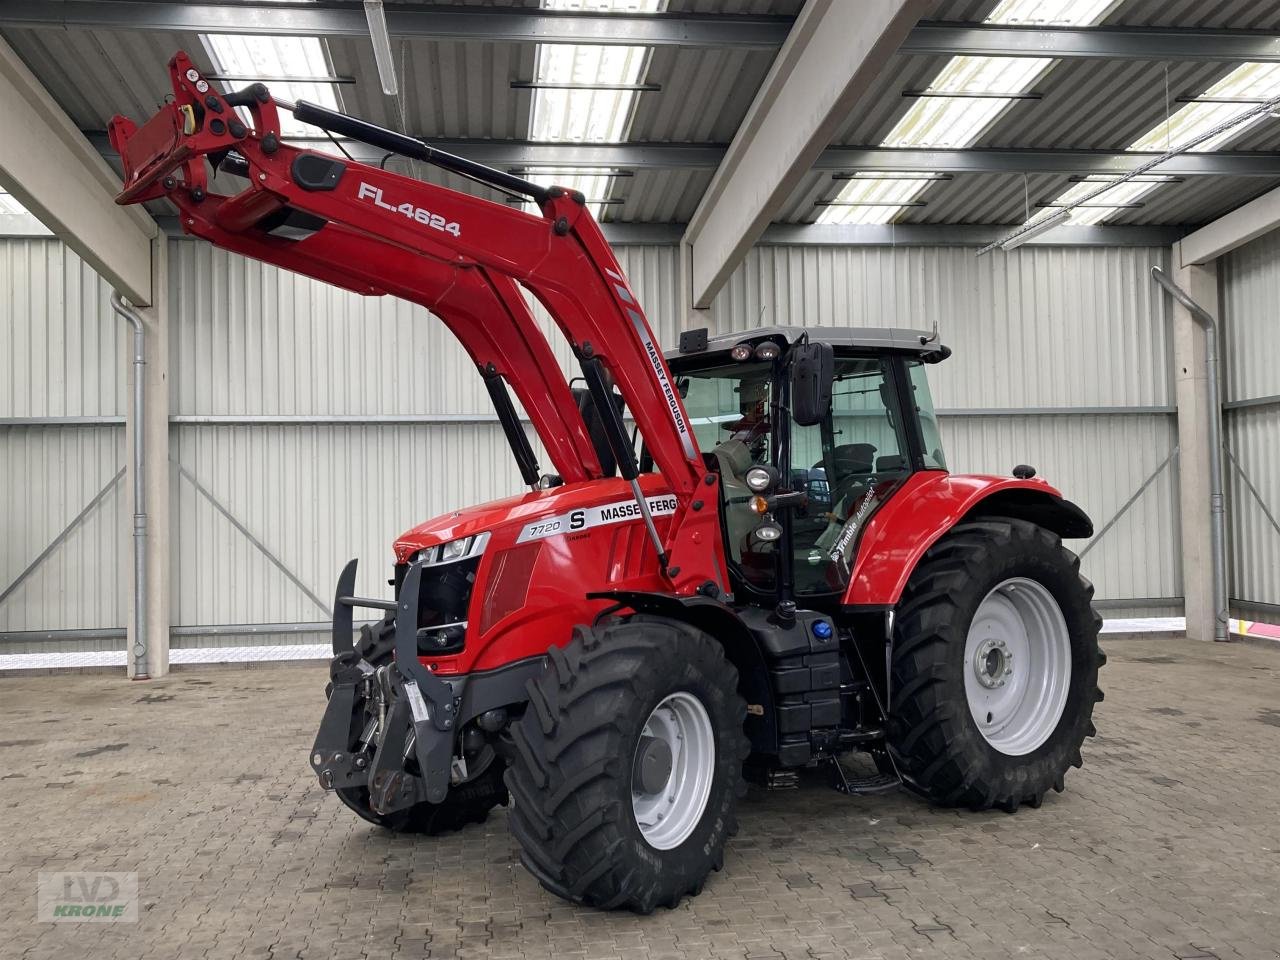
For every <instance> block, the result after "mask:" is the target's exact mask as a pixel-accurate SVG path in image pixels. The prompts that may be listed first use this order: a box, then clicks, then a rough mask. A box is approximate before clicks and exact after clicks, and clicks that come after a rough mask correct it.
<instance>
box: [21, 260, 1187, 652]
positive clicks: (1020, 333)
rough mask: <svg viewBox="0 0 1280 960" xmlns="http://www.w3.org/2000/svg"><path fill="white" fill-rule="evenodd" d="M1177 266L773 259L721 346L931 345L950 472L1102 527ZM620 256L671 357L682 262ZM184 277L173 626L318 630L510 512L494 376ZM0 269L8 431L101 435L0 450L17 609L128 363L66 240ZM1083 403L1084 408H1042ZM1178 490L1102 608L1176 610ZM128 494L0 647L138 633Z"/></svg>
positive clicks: (277, 298)
mask: <svg viewBox="0 0 1280 960" xmlns="http://www.w3.org/2000/svg"><path fill="white" fill-rule="evenodd" d="M1164 258H1165V253H1164V252H1163V251H1160V250H1146V249H1133V248H1121V249H1075V250H1068V249H1052V248H1039V247H1032V248H1023V249H1022V250H1019V251H1016V252H1013V253H1010V254H1003V253H997V254H994V255H992V256H989V257H984V258H981V259H979V258H976V257H975V256H974V254H973V251H972V250H968V249H960V248H955V249H947V248H938V249H920V248H904V249H900V250H891V249H883V248H818V247H766V248H760V249H758V250H756V251H755V252H753V253H752V255H751V256H750V258H749V259H748V261H747V262H746V263H745V264H744V265H743V266H742V267H741V268H740V269H739V270H738V271H737V272H736V273H735V274H734V276H733V278H732V279H731V281H730V283H729V286H728V287H727V289H726V290H725V291H724V292H723V293H722V295H721V296H720V297H719V298H718V299H717V300H716V302H715V304H714V307H713V309H712V311H711V318H712V321H713V322H714V323H715V324H716V325H717V326H718V327H719V328H723V329H731V328H745V327H750V326H755V325H758V324H760V323H771V322H779V323H782V322H800V323H808V324H855V325H863V326H869V325H906V326H917V327H929V326H931V325H932V324H933V323H934V322H935V321H937V322H939V323H940V325H941V330H942V335H943V339H944V340H945V341H946V342H947V343H948V344H950V345H951V346H952V347H953V348H954V349H955V351H956V356H955V357H954V358H953V359H952V360H949V361H948V362H947V363H945V364H943V365H942V366H941V367H938V368H934V369H933V370H932V371H931V374H932V375H933V379H934V384H935V388H934V389H935V399H936V401H937V403H938V405H939V406H940V407H941V408H943V409H944V410H951V411H953V415H951V416H948V417H946V418H945V419H944V430H945V433H946V438H945V439H946V441H947V443H948V446H949V459H950V460H951V462H952V465H953V467H954V468H956V469H960V470H984V471H992V472H1001V473H1004V472H1007V471H1008V469H1009V468H1010V467H1011V466H1012V465H1013V464H1014V463H1015V462H1021V461H1026V462H1030V463H1033V464H1035V465H1036V466H1037V467H1039V468H1040V470H1041V472H1042V473H1044V474H1045V475H1046V476H1049V477H1051V478H1052V479H1053V480H1054V481H1056V482H1058V483H1060V484H1061V485H1062V487H1063V488H1064V489H1065V491H1066V492H1067V494H1068V495H1069V496H1071V497H1072V498H1073V499H1076V500H1077V501H1078V502H1079V503H1080V504H1081V505H1082V506H1084V507H1085V508H1086V509H1088V510H1089V511H1090V513H1091V514H1092V515H1093V516H1094V517H1095V519H1096V520H1097V521H1098V523H1099V525H1101V523H1102V522H1103V521H1105V520H1106V519H1108V518H1109V517H1110V516H1111V515H1112V514H1113V513H1115V511H1117V510H1118V509H1119V508H1120V506H1121V505H1122V504H1123V503H1124V502H1125V500H1126V499H1127V498H1128V497H1129V496H1130V495H1131V494H1132V493H1133V492H1134V491H1135V490H1136V489H1137V488H1138V487H1139V486H1140V484H1141V483H1142V481H1143V480H1144V479H1145V478H1146V477H1147V476H1148V475H1150V474H1151V473H1152V472H1153V471H1154V470H1155V469H1156V467H1157V466H1158V465H1159V464H1160V462H1161V461H1162V460H1163V459H1164V458H1165V457H1166V456H1167V455H1168V453H1169V451H1170V450H1171V449H1172V446H1173V443H1174V442H1175V440H1174V433H1175V431H1174V429H1173V420H1172V417H1171V416H1169V415H1168V413H1167V412H1163V411H1166V410H1167V407H1168V405H1169V404H1170V403H1171V400H1170V398H1169V389H1168V377H1167V370H1168V344H1167V342H1166V339H1165V336H1164V331H1165V326H1164V324H1163V322H1161V320H1160V315H1159V314H1158V312H1157V311H1158V310H1159V309H1160V303H1159V301H1158V300H1157V299H1156V298H1154V297H1153V296H1152V295H1151V292H1150V290H1149V287H1150V284H1149V283H1147V282H1145V271H1146V270H1147V269H1148V267H1149V266H1150V264H1151V263H1153V262H1162V261H1163V259H1164ZM619 259H620V260H621V262H622V264H623V267H624V269H625V270H626V272H627V274H628V276H629V277H630V278H631V280H632V283H633V285H634V287H635V290H636V293H637V294H638V296H639V297H640V300H641V302H642V303H644V304H645V306H646V309H647V311H648V313H649V315H650V317H651V319H652V321H653V323H654V325H655V327H656V328H657V332H658V334H659V336H660V337H661V338H662V340H663V341H664V342H666V343H671V342H674V340H675V337H676V330H677V329H678V317H679V313H678V310H677V302H678V297H677V291H678V289H679V287H678V276H677V255H676V251H675V249H674V248H671V247H655V246H636V247H629V248H622V249H620V250H619ZM170 264H171V269H172V278H171V283H172V303H173V306H174V323H173V328H172V332H171V336H170V346H171V351H172V353H171V376H170V382H171V385H172V387H171V389H172V397H171V413H172V415H173V417H174V425H173V436H172V446H171V455H172V458H173V460H174V462H175V469H174V474H173V480H172V483H173V488H172V489H173V518H172V524H173V536H174V544H175V549H174V555H173V559H172V575H173V576H172V583H173V584H174V590H175V595H174V603H173V610H174V621H175V623H176V624H178V625H180V626H185V627H191V626H210V625H215V626H217V625H228V624H262V623H268V624H279V623H311V622H315V621H320V620H323V619H324V617H325V614H324V612H323V609H322V607H323V606H324V605H327V603H328V602H329V601H328V598H329V595H330V592H331V585H332V581H333V579H334V577H335V576H336V573H337V570H338V568H339V567H340V566H341V564H342V563H343V562H345V560H346V559H348V558H349V557H351V556H358V557H359V558H360V559H361V566H362V575H361V582H360V584H359V589H360V590H366V591H379V590H380V589H381V587H382V584H381V581H382V580H383V579H384V578H385V577H386V574H387V561H388V559H389V543H390V540H391V538H392V537H393V536H394V535H395V534H396V533H398V532H400V531H401V530H403V529H405V528H407V527H408V526H410V525H411V524H413V523H415V522H417V521H419V520H422V519H424V518H426V517H430V516H433V515H435V514H438V513H441V512H444V511H446V510H449V509H452V508H454V507H456V506H460V505H463V504H466V503H474V502H478V501H482V500H485V499H490V498H494V497H498V496H501V495H504V494H508V493H514V492H516V491H517V490H518V488H519V482H518V478H517V476H516V473H515V470H514V467H513V465H512V464H511V458H510V454H509V452H508V449H507V446H506V443H505V440H504V439H503V437H502V434H501V431H500V429H499V427H498V425H497V423H496V420H495V419H494V417H493V415H492V413H491V410H490V407H489V403H488V400H487V397H486V395H485V393H484V390H483V388H482V386H481V384H480V381H479V378H478V377H477V376H476V375H475V374H474V373H473V370H472V367H471V365H470V363H469V361H468V360H467V358H466V356H465V354H464V353H463V352H462V351H461V350H460V349H459V348H458V347H457V346H456V345H455V344H454V342H453V340H452V338H451V337H449V336H448V334H447V331H445V329H444V327H443V326H442V325H441V324H439V323H438V322H436V321H435V320H433V319H432V318H431V317H430V316H429V315H428V314H427V313H426V312H425V311H423V310H421V309H418V308H414V307H411V306H409V305H406V304H403V303H399V302H396V301H393V300H388V299H364V298H360V297H357V296H354V295H349V294H346V293H343V292H341V291H338V290H336V289H333V288H330V287H326V286H324V285H323V284H319V283H315V282H313V281H310V280H306V279H304V278H301V277H296V276H293V275H290V274H287V273H284V272H281V271H278V270H275V269H274V268H270V267H264V266H262V265H260V264H257V263H253V262H250V261H245V260H243V259H241V258H239V257H235V256H231V255H229V254H226V253H223V252H221V251H217V250H215V249H213V248H211V247H209V246H207V245H205V244H201V243H196V242H192V241H185V240H175V241H173V242H172V244H171V251H170ZM0 271H3V273H0V283H2V284H3V287H2V288H0V328H2V329H4V332H5V335H6V337H8V338H9V339H10V341H11V342H12V343H14V344H15V349H14V350H12V351H11V352H10V354H9V356H7V357H5V358H0V376H3V378H4V379H3V381H2V382H0V417H7V418H15V417H39V418H44V417H51V416H59V417H65V416H78V417H88V418H107V421H108V422H93V423H91V424H89V425H82V426H68V425H60V424H55V423H49V422H42V423H40V424H39V425H35V426H6V427H0V452H3V454H4V456H3V464H2V465H0V470H3V473H2V474H0V476H3V478H4V481H3V482H4V485H5V491H6V493H7V494H8V496H7V497H6V503H7V504H9V505H10V506H7V508H6V510H5V519H4V524H5V548H4V550H3V554H2V556H3V566H2V567H0V570H3V574H4V576H3V578H2V579H3V583H0V590H2V589H4V585H5V584H7V583H8V582H10V581H11V580H12V579H13V578H14V577H16V576H17V575H18V573H19V572H20V571H21V570H22V569H24V568H25V567H26V565H27V564H28V563H29V562H30V561H31V559H33V558H34V557H35V556H37V555H38V554H39V553H40V551H41V550H43V549H44V548H45V546H46V545H47V544H48V542H49V540H50V539H51V538H52V537H53V536H54V535H55V534H56V533H57V532H58V530H60V529H61V528H62V527H63V526H64V525H65V524H66V523H67V522H69V521H70V520H71V518H73V517H74V516H75V515H76V514H77V512H78V511H79V510H80V509H81V508H82V507H83V506H84V505H85V503H87V502H88V501H89V500H90V499H92V497H93V496H94V495H95V494H96V493H97V492H98V491H99V490H100V489H101V487H102V486H103V485H104V484H106V483H107V481H109V480H110V479H111V477H112V476H114V474H115V473H116V471H118V470H119V468H120V466H121V465H122V463H123V449H122V448H123V437H122V434H123V430H122V429H121V427H120V426H119V425H118V423H116V422H114V421H116V420H118V418H119V416H120V414H121V413H122V412H123V410H124V397H123V382H124V381H123V371H124V366H125V364H124V359H125V358H124V353H123V351H124V345H123V342H122V333H123V329H122V326H123V325H122V324H120V323H119V322H118V321H116V320H115V319H114V318H113V317H111V316H110V315H109V313H108V311H107V307H106V297H107V293H108V291H107V290H106V289H105V288H104V287H103V285H102V284H101V283H100V282H99V281H98V280H97V278H96V277H94V275H93V274H92V273H91V272H90V271H88V270H87V268H85V267H83V265H81V264H80V263H79V261H78V260H77V259H76V258H75V256H74V255H73V254H71V253H70V252H68V251H66V250H65V249H64V248H62V246H61V245H60V244H58V243H57V242H56V241H52V240H7V241H0ZM28 326H29V327H30V328H31V329H30V330H29V331H28V330H27V327H28ZM558 350H559V354H560V356H561V358H562V360H565V361H566V362H567V360H568V350H567V347H563V346H561V347H558ZM1081 406H1082V407H1086V408H1090V410H1089V412H1078V411H1071V412H1067V411H1064V412H1063V413H1060V414H1055V415H1043V412H1041V413H1035V412H1028V411H1027V410H1026V408H1050V407H1051V408H1071V407H1081ZM1093 408H1108V410H1106V411H1103V410H1095V409H1093ZM999 411H1005V413H1004V414H1003V415H997V414H998V413H999ZM407 418H413V421H414V422H412V423H406V422H404V421H405V420H406V419H407ZM299 421H303V422H299ZM1175 483H1176V478H1175V476H1174V474H1173V472H1172V471H1170V470H1166V471H1165V472H1164V473H1163V474H1162V475H1161V476H1160V478H1159V479H1158V480H1157V481H1156V483H1154V484H1153V485H1152V486H1151V488H1150V489H1149V490H1148V491H1147V492H1146V493H1145V494H1144V495H1143V496H1142V498H1140V499H1139V500H1138V502H1137V504H1136V505H1135V506H1134V507H1133V509H1132V510H1130V511H1129V512H1128V513H1127V514H1126V515H1125V516H1124V518H1122V519H1121V521H1120V522H1119V523H1118V524H1117V525H1116V526H1115V528H1114V530H1112V531H1111V532H1110V533H1109V534H1108V535H1107V537H1106V538H1105V539H1104V540H1102V541H1101V543H1100V544H1099V546H1098V548H1097V550H1096V551H1093V552H1091V553H1090V554H1089V555H1088V557H1087V558H1086V564H1085V566H1086V569H1087V571H1088V572H1089V574H1090V576H1092V577H1093V579H1094V580H1095V581H1096V582H1097V583H1098V585H1099V596H1100V597H1104V598H1112V599H1118V600H1128V599H1131V598H1138V599H1140V600H1142V599H1146V598H1160V599H1167V598H1176V597H1178V596H1179V594H1180V590H1179V586H1178V572H1177V569H1176V562H1175V559H1174V558H1175V557H1176V555H1177V551H1176V549H1175V546H1176V531H1175V523H1176V520H1175V517H1176V513H1175V510H1174V503H1175V502H1176V490H1175V487H1174V485H1175ZM118 487H119V484H117V488H116V489H113V490H111V491H109V492H108V494H107V495H106V496H105V497H104V498H103V499H102V501H101V502H100V503H99V505H98V507H97V508H95V511H94V513H93V514H91V520H92V523H88V522H87V523H86V524H85V525H84V526H83V527H82V528H78V529H77V531H76V532H75V533H74V534H73V535H72V537H71V538H69V539H68V540H67V542H66V543H64V544H63V545H61V546H60V547H59V548H58V550H56V551H54V553H53V554H52V555H51V556H50V557H49V558H48V559H47V560H46V561H45V562H44V563H43V564H42V565H41V567H40V568H39V569H38V570H37V571H36V572H35V573H34V574H33V575H32V576H31V577H30V578H29V580H28V581H27V582H26V583H25V584H24V585H23V586H22V587H21V588H20V589H19V591H17V592H15V594H14V595H13V596H12V597H11V598H9V599H8V600H6V601H5V602H4V603H3V604H0V632H16V631H33V630H50V629H63V628H73V627H99V628H101V627H110V628H119V627H121V626H122V625H123V623H124V619H125V597H124V590H125V586H124V581H125V575H124V568H125V563H126V561H127V539H128V537H127V523H126V521H127V518H126V517H125V516H124V514H123V510H124V507H123V494H122V493H121V491H120V490H119V489H118ZM14 503H22V504H35V505H36V506H35V507H34V508H33V509H27V508H25V507H24V509H22V510H15V509H13V507H12V506H11V505H12V504H14ZM1135 558H1138V559H1135ZM313 597H314V598H313ZM317 601H319V602H317ZM6 649H9V650H10V651H13V652H16V649H17V648H16V647H13V646H8V647H6Z"/></svg>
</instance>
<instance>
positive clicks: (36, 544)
mask: <svg viewBox="0 0 1280 960" xmlns="http://www.w3.org/2000/svg"><path fill="white" fill-rule="evenodd" d="M123 465H124V428H123V427H109V426H102V427H66V426H57V427H0V491H3V502H4V507H3V510H2V511H0V543H3V544H4V547H3V549H2V550H0V592H6V591H7V590H8V588H9V586H10V584H12V583H13V582H14V581H15V580H16V579H17V578H18V576H19V575H20V574H21V573H22V572H23V571H24V570H26V569H27V568H28V566H29V565H30V564H31V563H32V562H33V561H35V560H36V559H37V558H38V557H39V556H40V554H41V553H42V552H43V551H44V550H45V548H46V547H48V546H49V545H50V544H51V542H52V541H53V540H54V538H55V537H57V536H58V534H59V533H60V532H61V531H62V530H63V529H64V528H65V527H67V526H68V525H69V524H70V523H71V522H72V520H74V519H75V518H76V516H77V515H79V514H80V512H81V511H82V510H83V509H84V508H85V507H86V506H87V505H88V504H89V503H90V502H91V501H92V500H93V499H94V497H95V496H96V495H97V494H98V493H99V491H101V490H102V489H103V488H104V487H105V486H106V485H107V484H108V483H109V482H110V481H111V480H112V478H113V477H114V476H115V475H116V473H117V472H118V471H119V470H120V468H121V467H122V466H123ZM128 544H129V518H128V510H127V508H126V506H125V489H124V480H123V478H121V479H120V480H119V481H117V482H116V483H115V484H114V486H113V487H112V488H111V490H110V491H109V492H108V493H107V495H106V496H105V497H103V499H102V500H101V501H99V502H98V504H97V506H96V507H94V509H93V510H92V511H90V512H89V513H88V514H87V515H86V516H85V518H84V520H83V521H82V522H81V523H80V524H79V525H77V526H76V528H75V529H74V530H73V531H72V532H71V533H70V534H68V536H67V538H66V539H65V540H64V541H63V542H62V543H61V544H60V545H59V546H58V547H57V548H56V549H55V550H54V551H53V552H52V553H50V554H49V555H48V557H46V558H45V559H44V560H43V561H42V562H41V563H40V565H39V566H37V567H36V568H35V569H34V570H32V571H31V573H30V575H29V576H28V577H27V578H26V579H25V580H23V582H22V583H21V585H19V586H18V588H17V589H16V590H15V591H14V592H13V593H12V594H10V595H9V596H8V597H6V598H5V600H4V602H3V603H0V633H5V632H9V631H24V630H68V629H77V628H84V627H103V626H107V627H118V626H122V625H123V624H124V622H125V617H126V612H125V611H126V592H127V590H128V581H129V564H128V553H127V551H128V549H129V547H128ZM120 645H121V646H123V643H121V644H120ZM89 648H92V646H90V647H89ZM0 652H7V653H22V652H26V651H25V650H21V649H18V648H16V647H13V646H12V645H4V646H0Z"/></svg>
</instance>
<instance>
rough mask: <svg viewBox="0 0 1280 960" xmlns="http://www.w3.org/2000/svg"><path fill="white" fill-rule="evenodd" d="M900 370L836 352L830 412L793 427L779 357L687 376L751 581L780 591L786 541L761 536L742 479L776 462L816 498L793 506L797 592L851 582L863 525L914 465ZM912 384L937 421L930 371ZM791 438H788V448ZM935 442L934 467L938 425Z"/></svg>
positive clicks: (739, 557) (736, 554)
mask: <svg viewBox="0 0 1280 960" xmlns="http://www.w3.org/2000/svg"><path fill="white" fill-rule="evenodd" d="M894 368H895V362H894V361H893V360H891V359H886V358H883V357H842V358H839V359H837V360H836V362H835V380H834V383H833V385H832V391H831V394H832V396H831V413H830V415H829V416H828V417H827V418H826V419H825V420H824V421H823V422H822V423H820V424H817V425H814V426H808V427H802V426H799V425H798V424H796V423H795V422H794V421H788V423H787V427H788V429H787V430H786V431H782V430H779V429H777V427H779V426H780V424H777V423H775V418H776V417H777V416H778V407H777V405H776V401H777V397H776V393H777V390H778V383H777V381H776V380H775V375H774V369H773V364H771V363H767V362H747V363H733V362H728V363H725V364H724V365H721V366H718V367H712V368H708V369H705V370H699V371H696V372H690V373H684V374H681V376H680V388H681V392H682V393H683V394H684V397H685V409H686V410H687V411H688V414H689V417H690V420H691V422H692V425H693V430H694V433H695V435H696V436H697V438H698V444H699V446H700V447H701V448H702V449H703V450H704V451H709V452H710V454H711V455H712V456H713V457H714V458H715V460H716V466H717V468H718V470H719V473H720V477H721V489H722V491H723V494H724V511H723V513H724V525H725V535H726V546H727V548H728V552H729V556H730V559H731V560H732V562H733V564H734V566H735V567H736V569H737V572H738V575H739V576H740V577H741V578H742V579H743V580H744V581H745V582H746V583H747V584H748V585H749V586H752V587H755V588H757V589H760V590H764V591H768V590H773V589H775V588H776V578H777V560H776V553H775V551H776V550H777V549H779V548H778V546H777V544H776V543H769V542H763V541H761V540H759V539H757V538H756V537H755V536H753V534H754V531H755V530H756V528H757V527H759V526H760V523H761V518H760V517H759V516H758V515H757V514H755V513H754V512H753V511H752V510H751V507H750V503H751V499H752V494H751V491H750V490H749V489H748V488H747V486H746V483H745V480H744V474H745V473H746V471H747V470H748V469H749V468H750V467H752V466H753V465H755V464H767V463H771V464H774V465H775V466H777V467H778V469H779V471H781V472H782V474H783V476H784V478H786V479H787V480H788V481H789V486H790V488H791V489H792V490H803V491H806V492H807V493H808V494H809V500H808V504H807V505H806V506H804V507H800V508H797V509H796V510H794V511H793V523H792V569H793V571H794V577H795V589H796V593H797V594H800V595H804V594H823V593H834V592H840V591H843V589H844V587H845V586H846V585H847V583H848V579H849V566H850V564H851V562H852V560H853V552H854V548H855V546H856V541H857V534H858V532H859V531H860V530H861V527H862V525H863V523H864V522H865V520H866V518H867V516H869V514H870V512H871V511H872V510H873V509H874V507H875V506H876V505H877V504H878V503H879V502H880V501H881V500H883V499H884V497H885V496H887V494H888V493H889V492H890V491H891V490H892V489H893V488H894V487H895V486H896V485H897V484H898V483H899V482H900V481H901V480H902V479H903V478H905V477H906V476H907V475H908V474H909V473H910V472H911V457H910V454H909V447H908V444H907V436H906V430H905V426H904V424H903V422H902V417H901V415H900V413H899V404H898V402H897V399H896V398H897V392H896V391H897V387H896V386H895V379H894ZM898 369H904V372H905V368H902V367H898ZM909 383H910V388H911V389H912V393H913V396H914V397H915V399H916V406H917V408H918V409H920V410H921V412H922V413H923V412H925V411H927V412H928V415H929V417H930V418H932V413H933V410H932V405H931V404H930V402H929V399H928V384H927V382H926V381H925V380H924V377H923V371H921V372H920V373H919V374H916V373H915V371H914V370H913V371H912V373H911V374H910V375H909ZM784 437H787V438H789V442H788V443H787V444H785V446H784V448H781V449H780V445H782V443H783V438H784ZM929 439H930V443H931V452H932V451H934V450H936V457H937V458H938V460H939V462H938V463H936V464H935V463H932V462H931V463H930V464H928V465H929V466H935V465H938V466H940V465H941V464H940V458H941V444H940V443H939V442H937V438H936V427H935V428H934V432H933V434H932V436H931V437H930V438H929ZM930 459H931V460H932V459H933V458H932V457H931V458H930Z"/></svg>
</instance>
